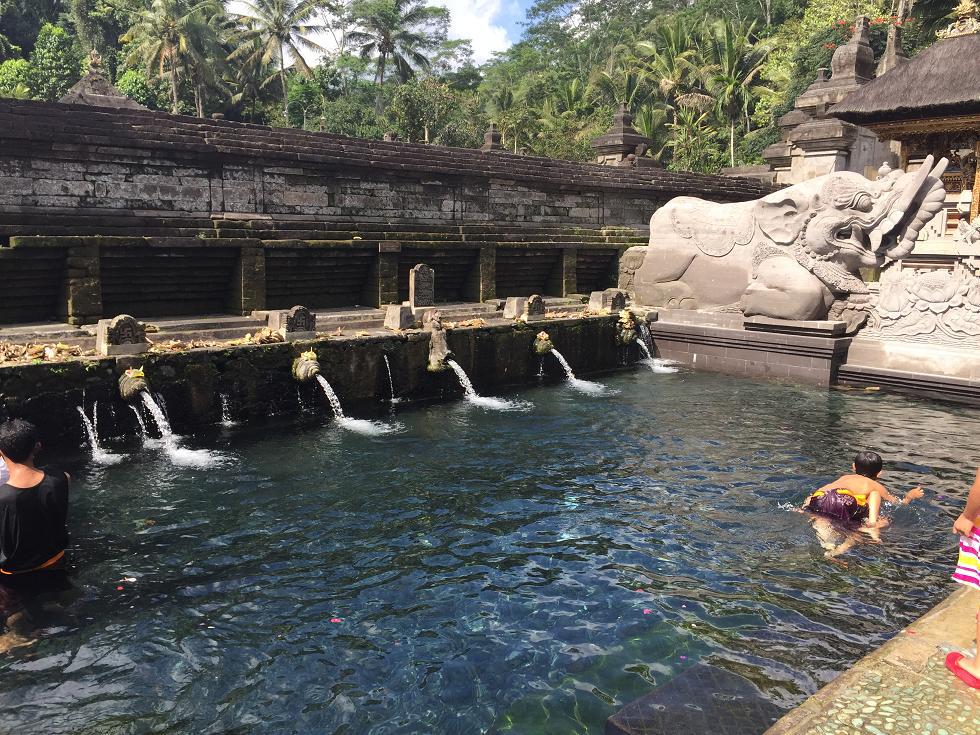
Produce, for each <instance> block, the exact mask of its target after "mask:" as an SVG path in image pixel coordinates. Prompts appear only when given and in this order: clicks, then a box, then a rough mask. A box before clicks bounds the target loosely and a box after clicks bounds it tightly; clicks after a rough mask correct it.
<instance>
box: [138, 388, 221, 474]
mask: <svg viewBox="0 0 980 735" xmlns="http://www.w3.org/2000/svg"><path fill="white" fill-rule="evenodd" d="M140 400H142V401H143V405H144V406H146V410H147V411H149V412H150V416H152V417H153V422H154V423H155V424H156V425H157V429H158V430H159V432H160V446H161V447H162V449H163V451H164V452H166V454H167V456H168V457H169V458H170V461H171V462H173V463H174V464H175V465H179V466H181V467H196V468H198V469H207V468H209V467H213V466H215V465H216V464H220V463H221V462H222V461H224V457H223V456H222V455H220V454H218V453H216V452H209V451H208V450H206V449H187V448H185V447H182V446H180V442H179V437H178V436H177V435H176V434H174V432H173V429H171V428H170V422H169V421H167V417H166V415H165V414H164V413H163V409H162V408H160V405H159V404H158V403H157V402H156V401H155V400H153V396H151V395H150V394H149V393H148V392H147V391H145V390H143V391H140ZM137 415H138V414H137ZM144 428H145V427H144Z"/></svg>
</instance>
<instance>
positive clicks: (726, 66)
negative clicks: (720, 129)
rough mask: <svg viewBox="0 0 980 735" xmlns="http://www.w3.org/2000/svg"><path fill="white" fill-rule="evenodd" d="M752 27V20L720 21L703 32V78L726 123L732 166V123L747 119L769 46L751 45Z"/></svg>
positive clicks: (733, 149)
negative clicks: (738, 22)
mask: <svg viewBox="0 0 980 735" xmlns="http://www.w3.org/2000/svg"><path fill="white" fill-rule="evenodd" d="M754 28H755V24H754V23H752V24H750V25H748V26H741V25H736V24H735V23H732V22H730V21H720V22H718V23H716V24H715V25H714V26H713V27H712V28H711V29H710V31H709V32H707V33H706V34H705V57H706V59H707V61H708V64H709V65H708V67H707V68H706V70H705V72H706V73H705V80H706V84H707V88H708V91H709V92H711V94H712V95H713V96H714V98H715V102H716V105H717V110H718V115H719V117H721V118H723V119H724V120H725V121H726V122H727V123H728V133H729V136H728V153H729V159H730V161H731V165H732V166H734V165H735V125H736V124H737V123H738V121H739V120H740V119H742V118H743V117H744V118H745V119H746V121H747V120H748V113H749V108H750V107H751V106H752V103H753V102H754V101H755V98H756V96H757V93H758V92H759V91H761V90H762V89H763V87H761V85H759V84H758V83H757V81H756V80H757V77H758V76H759V72H760V71H761V70H762V64H763V62H765V60H766V56H767V55H768V54H769V49H767V48H766V47H764V46H760V45H753V43H752V41H751V40H750V39H751V36H752V31H753V30H754Z"/></svg>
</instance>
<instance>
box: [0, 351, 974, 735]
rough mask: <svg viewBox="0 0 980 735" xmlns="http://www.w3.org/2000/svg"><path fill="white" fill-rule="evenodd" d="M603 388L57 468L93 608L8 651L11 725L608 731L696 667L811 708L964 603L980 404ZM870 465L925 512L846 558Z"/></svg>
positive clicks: (908, 515) (688, 382)
mask: <svg viewBox="0 0 980 735" xmlns="http://www.w3.org/2000/svg"><path fill="white" fill-rule="evenodd" d="M602 382H603V383H605V384H606V385H607V386H608V387H609V388H611V389H613V390H615V391H616V392H615V393H614V394H606V395H590V394H584V393H581V392H576V391H574V390H572V389H570V388H569V387H566V386H563V385H550V386H542V387H540V388H534V389H529V390H524V391H521V392H520V393H519V394H518V396H517V397H519V398H520V399H522V400H524V401H529V402H530V403H531V404H532V406H533V408H532V410H530V411H508V412H502V411H490V410H486V409H482V408H479V407H476V406H472V405H470V404H467V403H464V402H459V403H452V404H442V405H433V406H427V407H421V408H414V409H407V410H404V411H401V412H399V415H398V417H397V419H398V421H399V422H400V423H401V424H403V425H404V428H403V429H402V430H401V431H399V432H398V433H396V434H393V435H388V436H383V437H370V436H363V435H359V434H356V433H353V432H350V431H344V430H342V429H340V428H338V426H337V425H336V424H335V423H334V422H332V421H329V420H327V419H323V420H322V421H321V420H319V419H308V420H305V421H303V422H299V423H292V422H272V423H269V424H266V425H264V426H250V427H238V428H233V429H216V430H215V431H214V432H213V433H210V434H207V435H201V436H198V437H192V438H190V439H188V440H187V443H188V445H189V446H192V447H204V448H208V449H211V450H212V451H217V452H220V453H221V454H222V455H223V457H224V462H223V463H222V464H221V465H220V466H217V467H212V468H210V469H194V468H185V467H173V466H172V465H171V464H170V463H169V461H168V460H167V458H166V454H165V453H164V452H162V451H160V450H157V449H152V448H147V449H143V450H138V449H137V448H135V447H128V448H126V451H127V452H128V453H129V456H128V458H127V460H126V461H124V462H122V463H121V464H118V465H115V466H107V467H98V466H95V465H93V464H91V463H87V462H85V461H83V460H80V459H78V458H75V457H71V456H67V455H66V456H62V457H60V458H57V457H56V458H54V459H61V460H64V461H65V462H66V463H67V464H68V465H69V467H70V468H71V469H72V470H73V471H74V472H75V474H76V484H75V487H74V491H73V505H72V513H71V526H72V532H73V543H74V548H75V554H74V558H75V568H76V572H75V575H74V577H75V581H76V584H77V586H78V587H79V589H80V591H81V598H80V599H79V600H78V601H77V602H76V603H74V604H73V606H72V607H71V608H70V611H69V614H68V615H60V614H56V615H54V616H53V618H52V620H49V621H46V624H48V625H49V629H48V630H47V631H46V634H45V635H44V637H43V638H42V640H41V641H40V642H38V643H37V644H35V645H34V646H32V647H29V648H21V649H17V650H15V651H14V652H13V653H11V654H9V655H7V656H5V657H2V658H0V718H2V721H3V723H4V725H5V726H6V727H9V728H10V730H11V731H24V732H45V733H69V732H71V733H115V732H126V733H143V732H154V733H156V732H160V733H163V732H166V733H191V732H193V733H230V732H234V733H292V732H295V733H338V734H339V733H356V734H358V735H360V734H361V733H467V734H469V733H479V732H493V733H496V732H507V733H527V734H531V733H533V734H538V733H555V734H558V733H561V734H562V735H565V734H567V733H601V732H602V726H603V723H604V720H605V718H606V717H608V716H609V715H610V714H612V713H613V712H614V711H615V710H616V709H618V708H619V707H621V706H622V705H623V704H625V703H627V702H629V701H630V700H632V699H634V698H636V697H638V696H641V695H643V694H646V693H647V692H649V691H650V690H651V689H652V688H653V687H655V686H657V685H659V684H662V683H664V682H666V681H668V680H669V679H670V678H671V677H673V676H675V675H677V674H679V673H680V672H683V671H684V670H685V669H686V668H688V667H690V666H692V665H694V664H695V663H697V662H699V661H704V662H710V663H712V664H714V665H716V666H718V667H721V668H725V669H729V670H731V671H733V672H736V673H738V674H740V675H741V676H743V677H745V678H747V679H749V680H750V681H752V682H753V683H754V684H755V685H756V686H757V687H759V690H760V695H761V696H763V697H766V698H768V699H770V700H772V701H774V702H776V703H777V704H778V705H779V706H781V707H784V708H785V707H790V706H792V705H794V704H796V703H798V702H799V701H801V700H802V699H803V698H804V697H805V696H806V695H808V694H809V693H811V692H813V691H814V690H816V689H817V688H818V687H819V686H821V685H822V684H823V683H825V682H827V681H829V680H830V679H832V678H833V677H834V676H835V675H836V674H837V673H838V672H840V671H842V670H843V669H845V668H847V667H848V666H849V665H850V664H851V663H853V662H854V661H855V660H856V659H858V658H859V657H860V656H862V655H863V654H864V653H866V652H868V651H869V650H871V649H872V648H873V647H875V646H877V645H879V644H880V643H881V642H882V641H884V640H886V639H887V638H888V637H890V636H891V635H893V634H894V633H896V632H897V631H898V630H900V629H901V628H902V627H903V626H904V625H905V624H906V623H908V622H910V621H911V620H913V619H914V618H916V617H917V616H918V615H920V614H922V613H923V612H924V611H925V610H927V609H928V608H929V607H930V606H932V605H933V604H934V603H936V602H938V601H939V600H940V599H941V598H942V596H943V595H945V594H946V593H947V592H948V591H949V590H950V589H951V587H952V584H951V583H950V582H948V576H949V571H950V562H951V560H952V559H953V556H952V548H953V536H952V535H951V534H950V532H949V527H950V524H951V521H952V518H953V516H954V511H956V512H958V510H959V508H960V507H961V504H962V499H963V498H964V497H965V493H966V489H967V487H968V484H969V482H970V480H971V479H972V476H973V471H974V468H975V466H976V462H977V454H976V452H975V451H974V448H973V440H972V437H975V436H977V435H978V432H980V414H978V413H977V412H974V411H971V410H968V409H963V408H955V407H946V406H937V405H930V404H925V403H917V402H913V401H911V400H908V399H905V398H900V397H894V396H886V395H882V394H877V393H863V392H861V393H857V392H854V393H850V392H840V391H829V392H828V391H822V390H816V389H809V388H804V387H793V386H781V385H775V384H768V383H761V382H753V381H745V380H738V379H733V378H727V377H721V376H712V375H699V374H691V373H678V374H654V373H651V372H650V371H647V370H644V369H642V368H641V369H639V370H637V371H636V372H632V373H626V374H620V375H616V376H613V377H608V378H605V379H603V380H602ZM328 413H329V412H328V411H327V410H326V409H325V408H324V410H323V415H324V416H326V415H328ZM857 448H873V449H877V450H878V451H880V452H881V453H882V454H883V455H884V457H885V462H886V472H885V475H884V476H883V478H882V479H883V481H884V482H885V484H886V485H889V487H891V488H892V489H893V490H898V491H901V492H904V490H906V489H907V488H908V487H909V486H911V484H922V485H923V486H924V487H925V488H926V489H927V491H928V495H927V498H926V499H925V500H924V501H920V502H919V503H918V504H916V505H913V506H912V507H910V508H902V509H900V510H898V511H897V512H896V513H895V516H894V517H895V524H894V526H893V527H892V528H890V529H888V530H887V531H886V532H885V543H884V544H882V545H881V546H867V547H862V548H861V549H860V550H859V551H857V552H852V553H851V554H849V555H848V557H847V559H848V562H849V564H848V566H847V567H846V568H843V567H841V566H837V565H834V564H830V563H827V562H826V561H824V560H823V558H822V550H821V549H820V547H819V546H818V544H817V543H816V541H815V540H814V538H813V535H812V532H811V531H810V528H809V525H808V523H807V521H806V518H805V517H804V516H802V515H800V514H796V513H792V512H789V511H788V510H787V509H786V508H787V507H789V506H790V505H795V504H799V502H800V501H802V499H803V497H804V496H805V495H806V493H807V491H808V490H809V489H811V488H812V487H814V486H815V485H817V484H819V483H822V482H824V481H826V480H827V479H828V478H829V479H832V476H834V475H836V474H837V473H838V472H839V471H840V470H842V469H843V468H845V467H846V466H847V465H848V464H849V462H850V457H851V455H852V454H853V452H854V450H855V449H857ZM119 588H121V589H119ZM704 696H706V697H707V696H711V693H710V692H705V693H704ZM695 704H696V703H695Z"/></svg>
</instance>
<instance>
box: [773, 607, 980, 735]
mask: <svg viewBox="0 0 980 735" xmlns="http://www.w3.org/2000/svg"><path fill="white" fill-rule="evenodd" d="M978 606H980V592H977V591H976V590H969V589H966V588H961V589H958V590H957V591H955V592H953V593H952V594H951V595H950V596H949V597H947V598H946V599H945V600H943V601H942V602H940V603H939V604H938V605H936V606H935V607H934V608H932V609H931V610H930V611H929V612H927V613H926V614H925V615H923V616H922V617H921V618H919V619H918V620H916V621H915V622H914V623H912V624H911V625H909V626H908V627H907V628H905V629H904V630H902V631H900V632H899V633H898V635H896V636H895V637H894V638H892V639H891V640H890V641H888V642H887V643H885V644H884V645H882V646H881V647H880V648H878V649H876V650H875V651H873V652H872V653H870V654H868V655H867V656H865V657H864V658H862V659H861V660H860V661H858V662H857V663H856V664H854V666H852V667H851V668H850V669H848V670H847V671H845V672H844V673H843V674H841V675H840V676H838V677H837V678H836V679H834V680H833V681H832V682H831V683H830V684H828V685H827V686H825V687H823V688H822V689H820V690H819V691H818V692H817V693H816V694H814V695H813V696H811V697H810V698H809V699H807V700H806V701H805V702H803V704H801V705H800V706H798V707H797V708H795V709H794V710H792V711H791V712H789V713H788V714H787V715H785V716H784V717H782V718H781V719H780V720H779V721H778V722H777V723H776V724H775V725H773V726H772V727H771V728H769V729H768V730H766V732H765V734H764V735H836V734H837V733H858V732H860V733H865V732H867V733H871V734H875V733H894V734H895V735H911V733H943V732H944V731H945V732H946V733H947V735H973V734H974V733H976V732H980V694H978V693H977V692H975V691H973V690H971V689H970V688H969V687H967V686H966V685H965V684H963V683H962V682H960V681H959V680H957V679H956V678H954V677H953V676H951V675H950V674H949V672H947V671H946V669H945V667H944V665H943V661H944V659H945V657H946V653H947V652H949V651H950V650H969V649H970V648H972V645H973V634H974V626H975V622H974V620H975V615H976V613H977V607H978Z"/></svg>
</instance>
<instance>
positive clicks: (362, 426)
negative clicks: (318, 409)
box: [316, 375, 404, 436]
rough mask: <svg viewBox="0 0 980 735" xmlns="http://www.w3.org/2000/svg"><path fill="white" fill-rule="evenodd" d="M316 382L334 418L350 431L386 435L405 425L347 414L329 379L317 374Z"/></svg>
mask: <svg viewBox="0 0 980 735" xmlns="http://www.w3.org/2000/svg"><path fill="white" fill-rule="evenodd" d="M316 382H317V383H319V384H320V388H321V389H323V394H324V395H325V396H326V397H327V402H328V403H329V404H330V408H331V410H332V411H333V415H334V419H336V421H337V423H338V424H339V425H340V426H341V427H343V428H345V429H347V430H348V431H353V432H355V433H357V434H364V435H365V436H384V435H385V434H393V433H395V432H396V431H400V430H401V429H402V428H404V425H403V424H400V423H399V422H397V421H372V420H371V419H352V418H351V417H349V416H346V415H345V414H344V409H343V407H342V406H341V405H340V399H339V398H338V397H337V393H336V392H335V391H334V389H333V386H331V385H330V383H328V382H327V379H326V378H324V377H323V376H322V375H317V376H316Z"/></svg>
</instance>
